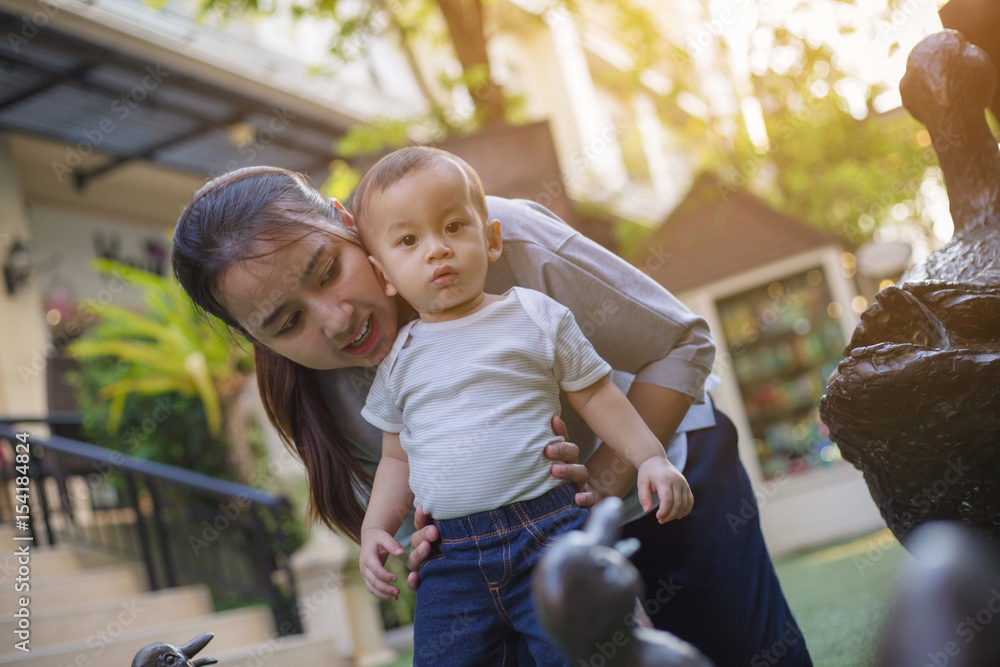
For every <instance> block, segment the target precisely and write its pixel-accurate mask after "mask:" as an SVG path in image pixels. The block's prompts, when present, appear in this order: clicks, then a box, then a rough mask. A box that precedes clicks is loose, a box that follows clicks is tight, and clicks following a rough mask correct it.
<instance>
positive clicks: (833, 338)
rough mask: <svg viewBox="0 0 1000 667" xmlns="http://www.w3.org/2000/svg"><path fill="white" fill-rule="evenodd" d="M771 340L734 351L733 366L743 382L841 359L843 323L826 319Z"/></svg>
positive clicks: (767, 379)
mask: <svg viewBox="0 0 1000 667" xmlns="http://www.w3.org/2000/svg"><path fill="white" fill-rule="evenodd" d="M768 343H769V344H768V345H767V346H761V347H756V348H754V349H752V350H747V351H744V352H743V353H742V354H739V355H735V354H734V355H733V370H734V371H735V373H736V376H737V378H738V379H739V381H740V383H741V384H758V383H764V382H770V381H772V380H780V379H782V378H783V377H787V376H789V375H795V374H798V373H801V372H802V371H803V370H804V369H806V368H811V367H814V366H816V365H817V364H827V363H829V362H830V361H831V360H833V359H837V360H839V359H840V358H841V354H842V349H843V344H844V338H843V334H842V332H841V330H840V325H839V324H838V323H837V322H836V321H833V320H827V321H825V322H818V323H816V327H815V329H813V330H811V331H810V332H808V333H806V334H803V335H799V334H791V335H786V336H784V337H782V338H778V339H774V340H772V341H768Z"/></svg>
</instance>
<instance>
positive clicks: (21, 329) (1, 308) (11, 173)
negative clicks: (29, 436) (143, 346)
mask: <svg viewBox="0 0 1000 667" xmlns="http://www.w3.org/2000/svg"><path fill="white" fill-rule="evenodd" d="M0 211H2V213H0V263H5V262H6V260H7V257H8V255H9V253H10V251H11V248H12V247H13V246H14V244H15V243H17V242H18V241H21V242H22V243H24V244H25V245H27V246H29V247H30V245H31V232H30V228H29V226H28V220H27V216H26V214H25V208H24V198H23V195H22V191H21V182H20V178H19V176H18V170H17V168H16V167H15V165H14V158H13V154H12V152H11V147H10V140H9V137H8V135H7V134H3V133H0ZM53 349H54V348H52V346H51V344H50V342H49V333H48V329H47V326H46V324H45V320H44V315H43V313H42V303H41V295H40V294H39V292H38V290H37V289H36V287H35V284H34V282H33V281H29V282H28V284H27V286H26V287H23V288H21V289H20V291H18V292H17V293H16V294H14V295H10V294H8V293H7V289H6V283H4V284H3V286H2V288H0V413H4V414H14V413H16V414H18V415H29V416H31V415H40V414H45V413H46V412H47V411H48V406H47V405H46V399H45V363H46V353H47V352H49V351H50V350H53Z"/></svg>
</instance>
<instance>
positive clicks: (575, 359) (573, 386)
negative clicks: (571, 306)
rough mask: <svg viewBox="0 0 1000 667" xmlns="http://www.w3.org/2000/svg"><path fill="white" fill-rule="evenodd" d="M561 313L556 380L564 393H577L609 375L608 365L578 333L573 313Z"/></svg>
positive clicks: (556, 354) (557, 342)
mask: <svg viewBox="0 0 1000 667" xmlns="http://www.w3.org/2000/svg"><path fill="white" fill-rule="evenodd" d="M560 310H561V316H560V318H559V323H558V325H557V327H556V342H555V364H554V370H555V375H556V381H557V382H558V383H559V388H560V389H562V390H563V391H579V390H581V389H584V388H586V387H589V386H590V385H592V384H594V383H595V382H597V381H598V380H600V379H601V378H603V377H604V376H605V375H607V374H608V373H610V372H611V364H609V363H608V362H606V361H604V359H601V357H600V355H599V354H597V350H595V349H594V346H593V345H591V344H590V341H588V340H587V337H586V336H584V335H583V332H582V331H580V326H579V325H578V324H577V323H576V319H575V318H574V317H573V313H571V312H570V311H569V310H568V309H567V308H560Z"/></svg>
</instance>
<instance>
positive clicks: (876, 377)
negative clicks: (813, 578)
mask: <svg viewBox="0 0 1000 667" xmlns="http://www.w3.org/2000/svg"><path fill="white" fill-rule="evenodd" d="M996 78H997V75H996V70H995V69H994V67H993V65H992V64H991V62H990V59H989V57H988V56H986V54H985V53H983V52H982V51H981V50H980V49H979V48H977V47H975V46H973V45H971V44H969V43H968V42H966V41H965V39H964V38H963V37H962V35H961V34H960V33H957V32H955V31H953V30H945V31H943V32H939V33H936V34H934V35H931V36H929V37H927V38H926V39H924V40H923V41H922V42H920V43H919V44H918V45H917V46H916V47H914V49H913V51H912V52H911V53H910V56H909V59H908V60H907V64H906V75H905V76H904V77H903V80H902V82H901V83H900V92H901V93H902V97H903V104H904V105H905V106H906V108H907V109H908V110H909V111H910V113H912V114H913V116H914V117H916V118H917V120H919V121H921V122H922V123H924V124H925V125H926V126H927V128H928V130H929V131H930V135H931V140H932V141H933V144H934V149H935V150H936V151H937V154H938V157H939V159H940V162H941V169H942V171H943V173H944V177H945V184H946V185H947V188H948V194H949V198H950V201H951V215H952V218H953V220H954V223H955V234H954V237H953V238H952V239H951V241H950V242H949V243H948V244H947V245H945V246H944V247H943V248H941V249H939V250H938V251H936V252H934V253H932V254H931V255H930V256H928V257H927V259H926V260H924V261H923V262H922V263H920V264H917V265H916V266H914V267H912V268H911V269H910V270H908V271H907V272H906V274H905V275H904V276H903V279H902V281H901V282H900V284H899V285H897V286H892V287H887V288H886V289H883V290H882V291H880V292H879V293H878V295H877V297H876V301H875V303H873V304H872V305H871V306H870V307H869V308H868V310H867V311H865V313H864V314H863V315H862V316H861V323H860V324H859V325H858V328H857V329H856V330H855V332H854V335H853V336H852V338H851V342H850V343H849V344H848V345H847V347H846V349H845V355H848V356H847V358H846V359H844V360H843V361H842V362H840V365H839V366H838V367H837V375H836V377H835V378H834V379H833V380H832V381H831V382H830V384H829V386H828V387H827V394H826V396H824V397H823V399H822V401H821V403H820V414H821V416H822V419H823V422H824V423H825V424H826V425H827V426H828V427H829V428H830V433H831V436H832V438H833V440H834V441H835V442H836V443H837V444H838V445H839V447H840V449H841V451H842V452H843V455H844V458H846V459H847V460H848V461H850V462H852V463H853V464H854V465H855V466H856V467H858V468H859V469H861V470H862V471H863V472H864V475H865V481H866V482H867V484H868V488H869V489H870V490H871V494H872V498H874V500H875V503H876V504H877V505H878V507H879V510H880V511H881V513H882V516H883V518H885V520H886V523H887V524H888V525H889V528H891V529H892V532H893V533H894V534H895V535H896V537H897V538H899V539H900V540H901V541H902V540H903V539H904V538H905V537H906V536H907V534H908V533H909V532H910V530H912V529H913V528H914V527H915V526H916V525H918V524H919V523H922V522H924V521H929V520H932V519H955V520H960V521H964V522H965V523H967V524H969V525H971V526H973V527H974V528H975V529H976V530H977V531H978V534H979V535H980V537H981V538H983V539H992V538H995V537H997V536H998V535H1000V151H998V149H997V144H996V142H995V141H994V139H993V137H992V136H991V134H990V131H989V127H988V126H987V123H986V118H985V112H984V109H985V107H986V106H987V104H988V103H989V101H990V100H991V99H992V96H993V90H994V88H995V86H996Z"/></svg>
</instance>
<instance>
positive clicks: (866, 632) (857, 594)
mask: <svg viewBox="0 0 1000 667" xmlns="http://www.w3.org/2000/svg"><path fill="white" fill-rule="evenodd" d="M909 558H910V556H909V555H908V554H907V553H906V551H905V550H904V549H903V548H902V547H901V546H900V545H899V543H898V542H897V541H896V539H895V538H894V537H893V536H892V534H891V533H890V532H889V531H888V530H884V531H882V532H879V533H875V534H873V535H869V536H866V537H863V538H860V539H857V540H853V541H851V542H846V543H844V544H837V545H834V546H828V547H824V548H822V549H817V550H814V551H810V552H806V553H801V554H796V555H794V556H789V557H786V558H783V559H781V560H779V561H778V562H777V563H776V568H777V570H778V578H779V579H780V580H781V586H782V588H783V589H784V591H785V597H786V598H787V599H788V604H789V605H790V606H791V608H792V612H793V613H794V614H795V618H796V620H798V622H799V626H800V627H801V628H802V633H803V634H804V635H805V637H806V643H807V644H808V646H809V653H810V654H811V655H812V658H813V663H814V664H815V667H863V666H865V665H871V664H872V656H873V652H874V649H875V645H876V642H877V640H878V637H879V635H880V633H881V629H882V625H883V623H884V621H885V615H886V612H887V610H888V608H889V604H890V602H891V600H892V592H893V590H894V588H895V582H896V575H897V573H898V572H899V567H900V565H901V564H902V563H903V562H905V561H906V560H907V559H909ZM411 665H412V660H411V654H405V655H401V656H400V657H399V659H398V660H397V661H396V662H393V663H391V665H390V666H389V667H410V666H411Z"/></svg>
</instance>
